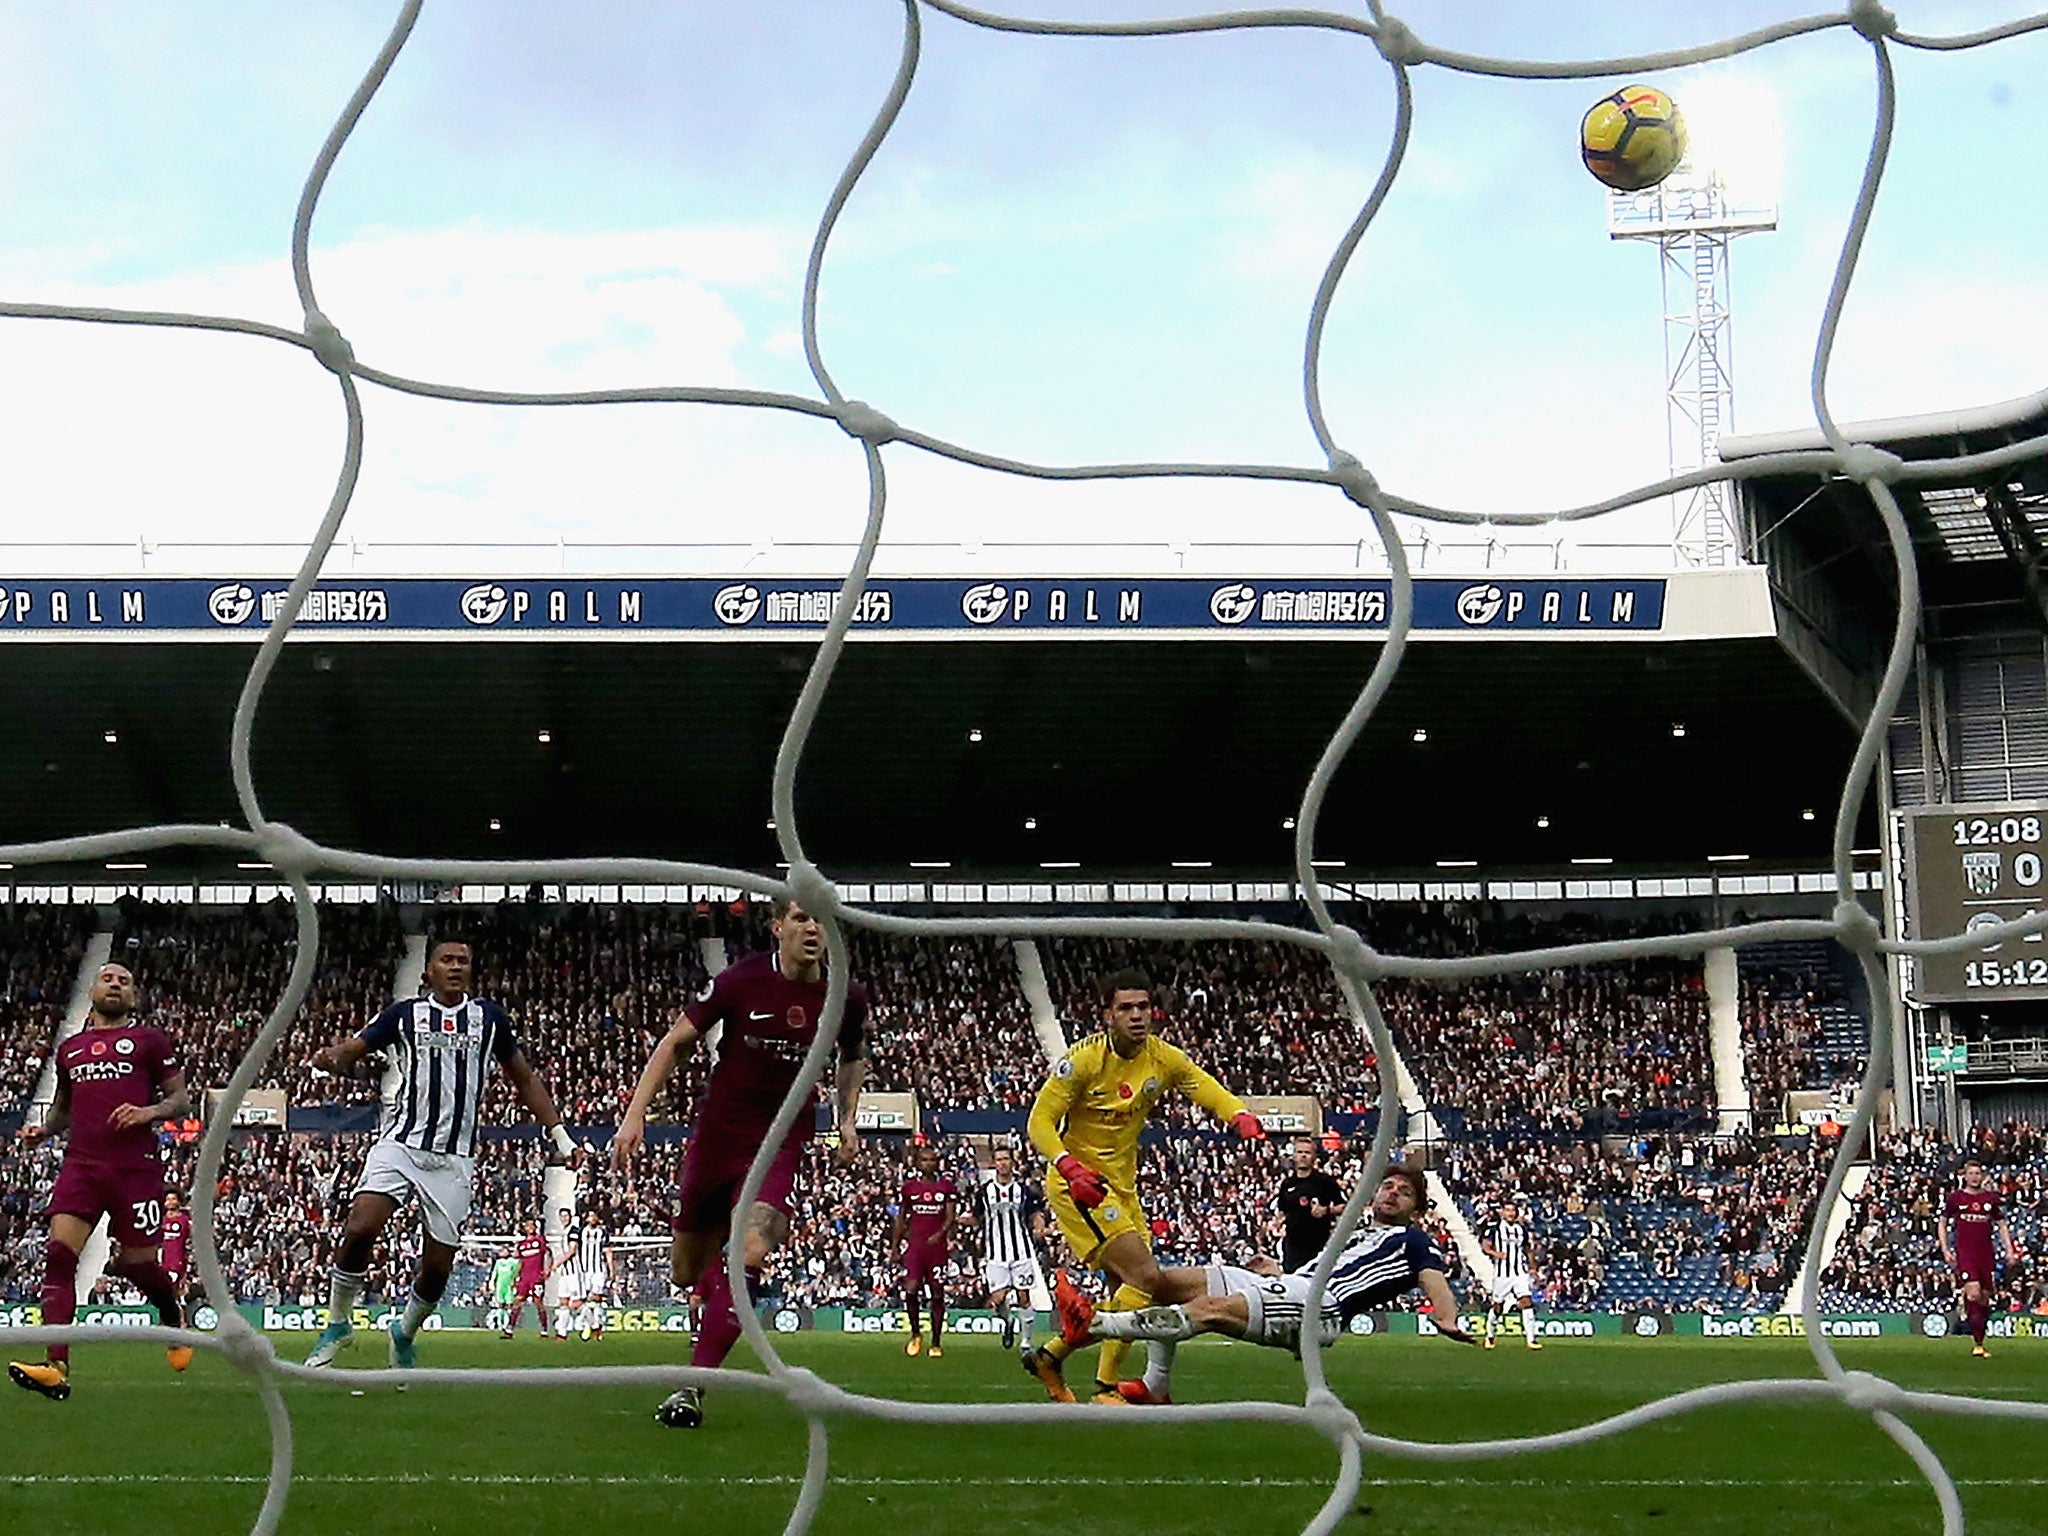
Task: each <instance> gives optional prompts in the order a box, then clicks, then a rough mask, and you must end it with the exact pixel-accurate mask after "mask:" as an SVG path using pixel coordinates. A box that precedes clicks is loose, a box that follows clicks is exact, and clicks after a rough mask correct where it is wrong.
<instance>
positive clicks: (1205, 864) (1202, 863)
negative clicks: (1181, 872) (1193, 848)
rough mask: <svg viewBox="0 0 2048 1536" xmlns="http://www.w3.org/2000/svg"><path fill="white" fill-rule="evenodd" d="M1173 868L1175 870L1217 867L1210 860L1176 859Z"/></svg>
mask: <svg viewBox="0 0 2048 1536" xmlns="http://www.w3.org/2000/svg"><path fill="white" fill-rule="evenodd" d="M1173 867H1174V868H1175V869H1214V868H1215V867H1216V866H1215V864H1214V863H1213V862H1212V861H1211V860H1208V859H1175V860H1174V861H1173Z"/></svg>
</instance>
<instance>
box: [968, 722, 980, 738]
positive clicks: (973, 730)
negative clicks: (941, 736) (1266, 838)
mask: <svg viewBox="0 0 2048 1536" xmlns="http://www.w3.org/2000/svg"><path fill="white" fill-rule="evenodd" d="M967 739H968V740H969V741H979V740H981V727H980V726H978V725H977V726H972V727H970V728H969V729H968V732H967Z"/></svg>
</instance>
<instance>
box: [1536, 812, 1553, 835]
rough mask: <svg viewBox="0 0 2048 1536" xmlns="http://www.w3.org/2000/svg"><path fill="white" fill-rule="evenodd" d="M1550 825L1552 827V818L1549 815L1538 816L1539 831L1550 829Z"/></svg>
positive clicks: (1537, 826) (1537, 825)
mask: <svg viewBox="0 0 2048 1536" xmlns="http://www.w3.org/2000/svg"><path fill="white" fill-rule="evenodd" d="M1549 827H1550V818H1549V817H1548V816H1538V817H1537V818H1536V830H1537V831H1539V832H1542V831H1547V830H1549Z"/></svg>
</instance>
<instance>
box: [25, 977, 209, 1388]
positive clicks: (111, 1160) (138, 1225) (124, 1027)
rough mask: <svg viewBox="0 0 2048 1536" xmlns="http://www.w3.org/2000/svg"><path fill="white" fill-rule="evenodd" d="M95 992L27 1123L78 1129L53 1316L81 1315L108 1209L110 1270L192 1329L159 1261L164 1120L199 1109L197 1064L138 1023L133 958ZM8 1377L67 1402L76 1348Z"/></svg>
mask: <svg viewBox="0 0 2048 1536" xmlns="http://www.w3.org/2000/svg"><path fill="white" fill-rule="evenodd" d="M91 997H92V1013H91V1015H90V1016H89V1017H88V1018H87V1019H86V1023H85V1028H84V1029H81V1030H80V1031H79V1032H78V1033H77V1034H75V1035H73V1036H72V1037H71V1038H70V1039H68V1040H65V1041H64V1042H62V1043H61V1044H60V1045H58V1047H57V1099H56V1103H55V1104H54V1105H52V1106H51V1109H50V1117H49V1119H47V1120H45V1121H44V1122H43V1123H42V1124H41V1125H32V1126H24V1127H22V1131H21V1139H22V1140H23V1141H26V1142H29V1143H31V1144H33V1143H35V1142H38V1141H42V1140H44V1139H46V1138H47V1137H51V1136H57V1135H61V1134H63V1133H64V1132H65V1131H67V1130H68V1131H69V1132H70V1133H71V1142H70V1145H69V1146H67V1147H66V1148H65V1149H64V1163H63V1166H62V1167H61V1168H60V1169H59V1170H58V1172H57V1184H56V1187H55V1188H54V1189H52V1190H51V1191H50V1201H49V1205H48V1206H47V1207H46V1209H47V1210H48V1212H49V1217H50V1239H49V1241H48V1242H47V1243H45V1244H44V1245H43V1265H44V1267H43V1322H44V1323H45V1324H49V1325H54V1326H58V1327H61V1326H63V1325H64V1324H66V1323H69V1322H70V1321H71V1320H72V1319H73V1318H74V1317H75V1316H76V1315H77V1307H78V1255H79V1252H80V1251H81V1250H82V1249H83V1248H84V1247H85V1240H86V1239H87V1238H88V1237H90V1236H91V1235H92V1229H93V1227H94V1225H95V1224H96V1223H97V1222H98V1221H99V1219H100V1217H101V1216H102V1215H105V1216H107V1217H108V1218H109V1228H110V1231H109V1236H111V1237H112V1239H113V1243H114V1253H115V1258H114V1262H113V1263H112V1264H111V1265H110V1266H109V1267H110V1268H111V1269H112V1270H113V1272H114V1273H115V1274H117V1275H119V1276H120V1277H121V1278H122V1279H123V1280H126V1281H127V1282H128V1283H129V1284H131V1285H133V1286H134V1287H135V1288H136V1289H137V1290H139V1291H141V1292H142V1294H143V1295H144V1296H146V1297H148V1298H149V1301H150V1304H151V1305H152V1306H154V1307H155V1308H156V1315H157V1316H158V1317H159V1318H161V1319H162V1320H163V1323H164V1325H165V1326H166V1327H169V1328H178V1327H182V1326H183V1325H184V1321H185V1314H184V1308H183V1307H182V1306H181V1305H180V1304H179V1299H178V1288H177V1287H176V1286H175V1285H173V1284H172V1283H171V1277H170V1276H169V1275H167V1274H165V1273H164V1267H163V1265H162V1264H161V1263H159V1262H158V1260H157V1253H158V1248H157V1245H158V1243H159V1242H160V1241H161V1239H162V1236H163V1226H164V1165H163V1162H162V1160H161V1159H160V1158H159V1157H158V1156H157V1149H156V1124H157V1122H158V1121H159V1120H173V1119H176V1118H178V1117H179V1116H181V1115H183V1114H184V1113H185V1111H186V1110H187V1109H188V1108H189V1107H190V1106H191V1103H192V1098H191V1095H190V1094H188V1093H187V1092H186V1091H185V1069H184V1067H183V1066H182V1065H181V1064H180V1063H179V1061H178V1053H177V1048H176V1047H175V1046H173V1045H172V1044H171V1039H170V1036H168V1035H166V1034H165V1033H164V1032H163V1031H162V1030H160V1029H158V1028H156V1027H155V1026H154V1025H151V1024H136V1023H133V1022H131V1016H132V1015H133V1014H134V1012H135V1002H136V988H135V978H134V977H133V976H132V975H130V974H129V971H128V968H127V967H126V966H125V965H103V966H101V967H100V971H99V975H97V976H96V977H94V978H93V983H92V992H91ZM165 1354H166V1355H167V1356H168V1357H169V1359H170V1362H171V1369H172V1370H175V1371H182V1370H184V1369H185V1367H186V1366H188V1365H190V1364H191V1363H192V1351H191V1350H189V1349H186V1348H184V1347H182V1346H179V1347H174V1348H172V1349H169V1350H166V1351H165ZM7 1374H8V1375H9V1376H10V1377H11V1378H13V1381H14V1384H15V1385H16V1386H18V1387H26V1388H27V1389H28V1390H29V1391H31V1392H40V1393H42V1395H43V1396H44V1397H49V1398H56V1399H57V1400H59V1401H62V1400H63V1399H64V1398H67V1397H69V1396H70V1395H71V1351H70V1349H69V1347H67V1346H66V1345H63V1344H52V1345H51V1346H50V1347H49V1350H48V1353H47V1358H46V1359H45V1361H44V1363H43V1364H41V1365H31V1364H26V1363H24V1362H22V1361H19V1360H17V1361H14V1362H12V1363H11V1364H9V1365H8V1367H7Z"/></svg>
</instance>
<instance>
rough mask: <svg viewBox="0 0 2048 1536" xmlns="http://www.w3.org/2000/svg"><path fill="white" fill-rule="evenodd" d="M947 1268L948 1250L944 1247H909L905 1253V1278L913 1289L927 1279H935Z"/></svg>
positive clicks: (905, 1281) (906, 1282)
mask: <svg viewBox="0 0 2048 1536" xmlns="http://www.w3.org/2000/svg"><path fill="white" fill-rule="evenodd" d="M945 1268H946V1250H945V1249H943V1248H907V1249H906V1250H905V1252H904V1255H903V1280H904V1283H905V1284H906V1285H908V1286H909V1287H910V1289H912V1290H913V1291H914V1290H916V1289H917V1288H918V1287H919V1286H921V1285H923V1284H924V1283H925V1281H927V1280H931V1279H935V1278H936V1277H938V1276H939V1275H940V1274H942V1273H944V1271H945Z"/></svg>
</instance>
